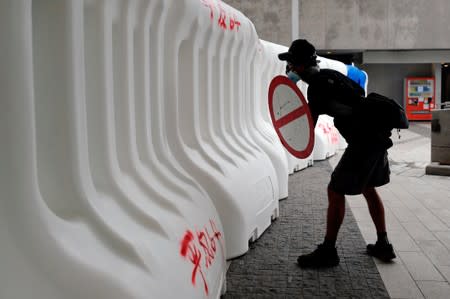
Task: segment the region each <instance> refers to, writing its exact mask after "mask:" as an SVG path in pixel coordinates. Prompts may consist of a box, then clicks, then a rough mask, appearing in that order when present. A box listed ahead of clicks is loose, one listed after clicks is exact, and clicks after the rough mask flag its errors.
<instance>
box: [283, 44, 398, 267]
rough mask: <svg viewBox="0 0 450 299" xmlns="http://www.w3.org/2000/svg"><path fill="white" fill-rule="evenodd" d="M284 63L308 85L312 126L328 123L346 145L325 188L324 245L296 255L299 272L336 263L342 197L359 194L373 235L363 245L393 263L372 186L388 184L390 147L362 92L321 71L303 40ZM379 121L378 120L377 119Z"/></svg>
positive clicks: (313, 52) (292, 75) (386, 133)
mask: <svg viewBox="0 0 450 299" xmlns="http://www.w3.org/2000/svg"><path fill="white" fill-rule="evenodd" d="M278 57H279V59H280V60H282V61H286V62H287V67H286V74H287V75H288V77H289V78H290V79H291V80H292V81H294V82H297V81H298V80H300V79H302V80H303V81H305V82H306V83H308V105H309V108H310V110H311V114H312V117H313V121H314V126H315V125H316V123H317V119H318V117H319V115H320V114H327V115H329V116H331V117H333V118H334V125H335V127H336V128H337V129H338V130H339V132H340V133H341V135H342V136H343V137H344V138H345V140H346V141H347V143H348V147H347V148H346V150H345V152H344V154H343V155H342V158H341V160H340V161H339V163H338V165H337V166H336V168H335V169H334V171H333V173H332V174H331V180H330V183H329V185H328V190H327V191H328V210H327V226H326V235H325V239H324V242H323V243H322V244H320V245H318V247H317V249H316V250H314V251H313V252H312V253H309V254H305V255H301V256H299V257H298V259H297V262H298V264H299V266H300V267H331V266H336V265H338V264H339V256H338V254H337V250H336V239H337V235H338V232H339V228H340V226H341V224H342V221H343V219H344V215H345V195H356V194H363V195H364V197H365V199H366V201H367V204H368V207H369V212H370V215H371V218H372V220H373V223H374V224H375V227H376V230H377V237H378V238H377V242H376V243H375V244H369V245H367V252H368V254H369V255H371V256H375V257H377V258H380V259H381V260H383V261H386V262H387V261H390V260H392V259H393V258H395V253H394V250H393V247H392V245H391V244H390V243H389V241H388V238H387V233H386V223H385V214H384V207H383V203H382V201H381V198H380V196H379V195H378V193H377V191H376V189H375V187H379V186H382V185H385V184H387V183H388V182H389V175H390V170H389V163H388V159H387V149H388V148H389V147H391V146H392V141H391V139H390V138H389V137H390V136H391V132H390V130H388V129H383V128H378V127H377V126H376V125H375V124H372V123H370V122H367V120H366V118H365V115H363V113H362V111H363V110H364V109H363V107H364V103H363V101H364V90H363V89H362V88H361V87H360V86H359V85H358V84H356V83H355V82H353V81H352V80H351V79H349V78H347V77H346V76H344V75H342V74H341V73H339V72H337V71H334V70H330V69H323V70H321V69H320V68H319V66H318V65H317V63H318V61H317V55H316V50H315V48H314V46H313V45H312V44H310V43H309V42H308V41H306V40H303V39H299V40H295V41H294V42H293V43H292V44H291V46H290V48H289V51H288V52H286V53H281V54H279V55H278ZM380 117H382V116H380Z"/></svg>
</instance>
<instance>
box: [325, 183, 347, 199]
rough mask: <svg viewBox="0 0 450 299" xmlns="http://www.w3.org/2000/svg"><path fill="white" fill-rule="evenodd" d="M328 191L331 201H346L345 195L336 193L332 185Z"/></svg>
mask: <svg viewBox="0 0 450 299" xmlns="http://www.w3.org/2000/svg"><path fill="white" fill-rule="evenodd" d="M327 191H328V200H329V201H343V200H345V194H343V193H341V192H338V191H335V190H334V189H333V187H331V186H330V185H328V188H327Z"/></svg>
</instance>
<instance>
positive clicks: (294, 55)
mask: <svg viewBox="0 0 450 299" xmlns="http://www.w3.org/2000/svg"><path fill="white" fill-rule="evenodd" d="M278 58H279V59H280V60H283V61H287V62H290V63H292V64H294V65H305V64H315V63H316V62H318V61H317V60H316V58H317V54H316V48H314V46H313V45H312V44H311V43H310V42H308V41H307V40H306V39H297V40H295V41H293V42H292V44H291V46H290V47H289V50H288V51H287V52H285V53H281V54H278Z"/></svg>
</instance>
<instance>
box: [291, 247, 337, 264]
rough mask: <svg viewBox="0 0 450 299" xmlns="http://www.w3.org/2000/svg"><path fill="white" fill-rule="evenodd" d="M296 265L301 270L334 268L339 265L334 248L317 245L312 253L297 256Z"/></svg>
mask: <svg viewBox="0 0 450 299" xmlns="http://www.w3.org/2000/svg"><path fill="white" fill-rule="evenodd" d="M297 264H298V265H299V266H300V267H301V268H323V267H334V266H337V265H338V264H339V256H338V254H337V250H336V247H325V246H324V245H323V244H319V245H318V246H317V249H316V250H314V251H313V252H311V253H309V254H304V255H301V256H299V257H298V258H297Z"/></svg>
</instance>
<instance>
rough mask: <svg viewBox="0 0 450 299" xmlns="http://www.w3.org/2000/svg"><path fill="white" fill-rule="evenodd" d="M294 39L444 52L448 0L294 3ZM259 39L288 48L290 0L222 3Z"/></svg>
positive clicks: (449, 45)
mask: <svg viewBox="0 0 450 299" xmlns="http://www.w3.org/2000/svg"><path fill="white" fill-rule="evenodd" d="M298 1H299V7H298V10H299V11H298V15H299V33H300V34H299V36H300V37H303V38H306V39H308V40H310V41H311V42H312V43H313V44H314V45H315V46H316V47H317V49H332V50H339V49H342V50H348V49H352V50H353V49H354V50H359V49H386V50H389V49H450V34H448V33H449V32H450V22H449V13H450V1H449V0H376V1H375V0H298ZM225 2H226V3H228V4H230V5H232V6H234V7H236V8H237V9H239V10H241V11H242V12H244V13H245V14H246V15H247V16H248V17H249V18H250V19H251V20H252V21H253V22H254V24H255V26H256V30H257V31H258V34H259V36H260V37H261V38H262V39H266V40H269V41H271V42H274V43H278V44H282V45H289V44H290V41H291V31H292V29H291V20H292V17H291V5H292V1H291V0H278V1H273V0H260V1H244V0H225Z"/></svg>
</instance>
